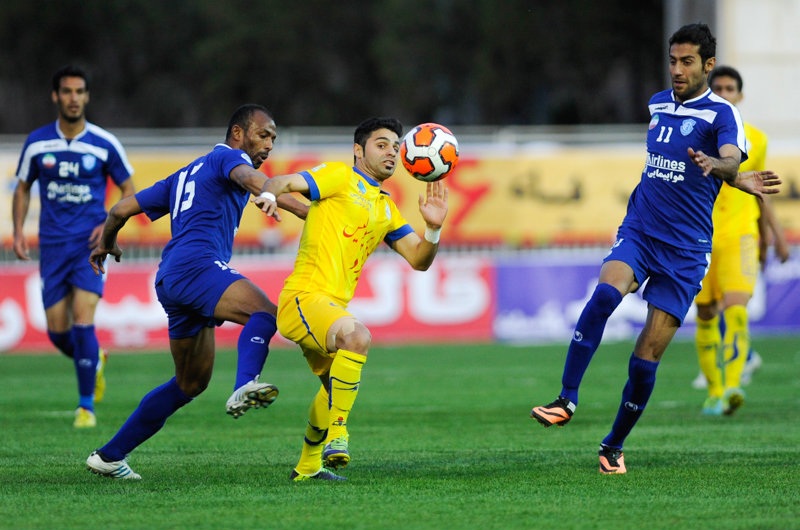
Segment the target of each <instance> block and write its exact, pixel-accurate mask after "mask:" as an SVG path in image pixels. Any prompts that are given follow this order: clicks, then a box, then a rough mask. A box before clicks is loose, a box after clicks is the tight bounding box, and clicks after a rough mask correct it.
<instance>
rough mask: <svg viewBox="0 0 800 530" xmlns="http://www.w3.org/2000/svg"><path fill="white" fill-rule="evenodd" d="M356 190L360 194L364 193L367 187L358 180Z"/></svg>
mask: <svg viewBox="0 0 800 530" xmlns="http://www.w3.org/2000/svg"><path fill="white" fill-rule="evenodd" d="M358 191H360V192H361V195H364V194H365V193H367V187H366V186H364V183H363V182H361V181H360V180H359V181H358Z"/></svg>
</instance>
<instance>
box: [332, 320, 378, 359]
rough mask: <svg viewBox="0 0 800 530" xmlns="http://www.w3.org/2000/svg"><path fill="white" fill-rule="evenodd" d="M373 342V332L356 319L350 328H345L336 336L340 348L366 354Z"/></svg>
mask: <svg viewBox="0 0 800 530" xmlns="http://www.w3.org/2000/svg"><path fill="white" fill-rule="evenodd" d="M370 344H372V333H370V331H369V329H367V327H366V326H365V325H364V324H362V323H361V322H358V321H354V322H353V326H352V327H351V328H350V329H346V330H345V329H343V330H341V332H340V333H339V334H337V337H336V346H337V347H338V348H339V349H343V350H348V351H353V352H356V353H360V354H362V355H366V354H367V352H368V351H369V347H370Z"/></svg>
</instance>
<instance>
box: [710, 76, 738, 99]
mask: <svg viewBox="0 0 800 530" xmlns="http://www.w3.org/2000/svg"><path fill="white" fill-rule="evenodd" d="M711 91H712V92H714V93H715V94H716V95H718V96H720V97H722V98H725V99H726V100H727V101H729V102H730V103H733V104H734V105H737V104H738V103H739V102H740V101H741V100H742V93H741V92H739V85H738V83H736V79H734V78H732V77H729V76H727V75H718V76H716V77H715V78H714V81H713V82H712V83H711Z"/></svg>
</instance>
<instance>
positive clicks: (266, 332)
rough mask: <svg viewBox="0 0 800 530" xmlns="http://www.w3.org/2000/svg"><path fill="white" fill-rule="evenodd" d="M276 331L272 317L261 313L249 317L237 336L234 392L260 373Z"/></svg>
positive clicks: (276, 327) (273, 317)
mask: <svg viewBox="0 0 800 530" xmlns="http://www.w3.org/2000/svg"><path fill="white" fill-rule="evenodd" d="M277 330H278V326H277V324H276V323H275V316H274V315H271V314H269V313H263V312H260V313H253V314H252V315H250V320H248V321H247V324H245V325H244V327H243V328H242V333H241V334H240V335H239V342H238V352H239V356H238V360H237V365H236V383H235V384H234V385H233V389H234V390H236V389H237V388H239V387H240V386H242V385H244V384H246V383H249V382H250V381H252V380H253V379H255V378H256V376H257V375H259V374H260V373H261V370H262V369H263V368H264V363H265V362H266V361H267V355H269V341H270V340H272V337H273V336H274V335H275V332H276V331H277Z"/></svg>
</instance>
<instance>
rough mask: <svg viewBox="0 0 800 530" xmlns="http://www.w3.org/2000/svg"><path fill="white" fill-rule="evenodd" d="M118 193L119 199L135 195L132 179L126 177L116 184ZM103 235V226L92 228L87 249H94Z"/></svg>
mask: <svg viewBox="0 0 800 530" xmlns="http://www.w3.org/2000/svg"><path fill="white" fill-rule="evenodd" d="M117 187H118V188H119V191H120V193H121V194H122V197H121V198H123V199H124V198H125V197H130V196H131V195H133V194H134V193H136V187H135V186H134V185H133V179H131V178H130V177H128V178H127V179H125V180H124V181H122V182H121V183H119V184H117ZM102 234H103V224H99V225H97V226H95V227H94V230H92V233H91V234H90V235H89V248H94V247H96V246H97V244H98V243H99V241H100V237H101V236H102Z"/></svg>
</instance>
